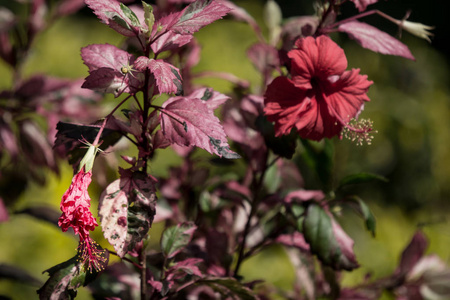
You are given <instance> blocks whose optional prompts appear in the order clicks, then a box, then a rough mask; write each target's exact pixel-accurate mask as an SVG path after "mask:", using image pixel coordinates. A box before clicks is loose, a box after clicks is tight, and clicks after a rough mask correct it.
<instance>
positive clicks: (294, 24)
mask: <svg viewBox="0 0 450 300" xmlns="http://www.w3.org/2000/svg"><path fill="white" fill-rule="evenodd" d="M317 26H319V18H317V17H315V16H301V17H295V18H292V19H290V20H289V21H287V22H286V23H285V24H284V25H283V28H282V31H281V35H282V36H284V37H287V41H284V44H283V49H291V48H292V46H293V45H294V42H295V41H296V40H297V39H298V38H300V37H305V36H310V35H313V34H314V32H316V30H317Z"/></svg>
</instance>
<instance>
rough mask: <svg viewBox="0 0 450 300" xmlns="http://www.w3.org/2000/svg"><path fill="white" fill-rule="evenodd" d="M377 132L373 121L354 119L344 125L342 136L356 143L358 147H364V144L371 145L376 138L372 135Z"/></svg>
mask: <svg viewBox="0 0 450 300" xmlns="http://www.w3.org/2000/svg"><path fill="white" fill-rule="evenodd" d="M377 132H378V131H377V130H373V121H371V120H370V119H360V120H356V119H355V118H352V119H351V120H350V121H349V122H348V123H347V124H345V125H344V128H343V129H342V133H341V136H343V137H345V138H347V139H349V140H351V141H352V142H355V141H356V145H358V146H362V145H363V144H364V143H366V144H367V145H371V144H372V140H373V137H374V136H373V135H371V134H372V133H377Z"/></svg>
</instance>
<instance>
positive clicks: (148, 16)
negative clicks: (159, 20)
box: [142, 1, 155, 35]
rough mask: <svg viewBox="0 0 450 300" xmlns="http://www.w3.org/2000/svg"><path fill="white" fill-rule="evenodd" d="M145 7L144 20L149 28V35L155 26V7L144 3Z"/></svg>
mask: <svg viewBox="0 0 450 300" xmlns="http://www.w3.org/2000/svg"><path fill="white" fill-rule="evenodd" d="M142 6H143V7H144V20H145V24H147V26H148V32H149V35H150V34H151V33H152V28H153V24H155V16H154V15H153V6H151V5H150V4H147V3H146V2H144V1H142Z"/></svg>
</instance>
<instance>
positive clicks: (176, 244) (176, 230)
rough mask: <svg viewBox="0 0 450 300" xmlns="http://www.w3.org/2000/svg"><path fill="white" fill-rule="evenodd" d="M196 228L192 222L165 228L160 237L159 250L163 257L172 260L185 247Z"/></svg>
mask: <svg viewBox="0 0 450 300" xmlns="http://www.w3.org/2000/svg"><path fill="white" fill-rule="evenodd" d="M196 229H197V226H195V225H194V223H192V222H188V223H181V224H178V225H176V226H172V227H169V228H167V229H166V230H165V231H164V232H163V235H162V237H161V250H162V252H163V254H164V256H165V257H167V258H172V257H174V256H175V255H177V254H178V253H179V252H180V251H181V250H183V249H184V247H186V246H187V245H188V244H189V242H190V241H191V239H192V236H193V235H194V232H195V230H196Z"/></svg>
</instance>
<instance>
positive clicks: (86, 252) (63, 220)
mask: <svg viewBox="0 0 450 300" xmlns="http://www.w3.org/2000/svg"><path fill="white" fill-rule="evenodd" d="M94 148H95V147H94V146H91V147H90V148H89V150H88V151H87V154H86V156H85V157H84V158H83V160H82V162H81V164H80V165H81V167H80V170H79V171H78V173H77V174H75V176H74V177H73V178H72V183H71V185H70V187H69V188H68V189H67V191H66V192H65V193H64V195H63V197H62V199H61V204H60V208H61V211H62V215H61V217H60V218H59V220H58V225H59V227H61V229H62V231H63V232H66V231H67V230H68V229H69V228H70V227H71V228H72V229H73V230H74V232H75V234H76V235H79V237H80V243H79V246H78V256H79V260H80V262H81V263H82V265H83V266H85V267H86V268H87V269H88V270H89V271H92V269H95V270H97V271H99V270H101V269H102V268H103V263H104V262H105V261H106V258H105V257H104V254H105V251H104V250H103V249H101V248H100V246H98V244H97V243H96V242H95V241H94V240H93V239H92V238H91V237H90V235H89V232H90V231H93V230H94V229H95V227H97V226H98V223H97V220H96V219H95V218H94V216H93V215H92V213H91V211H90V210H89V209H90V207H91V198H90V196H89V193H88V187H89V184H90V183H91V181H92V179H91V177H92V164H93V159H94V157H95V153H96V150H98V149H97V148H95V149H94ZM86 169H88V171H87V172H86Z"/></svg>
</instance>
